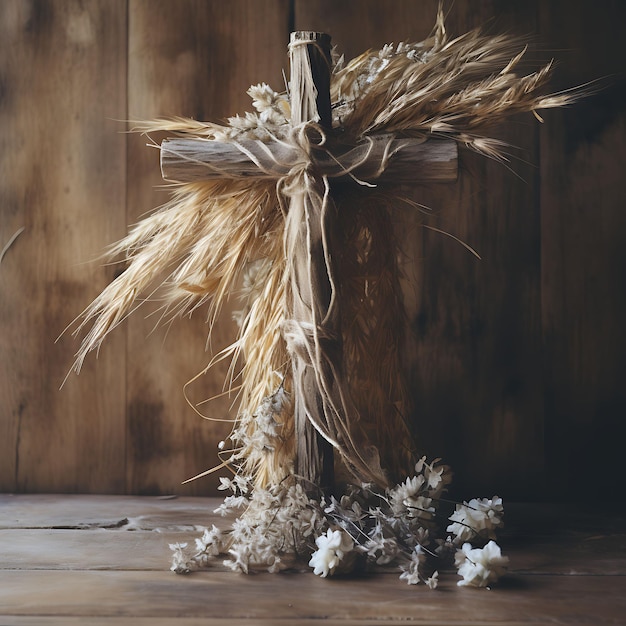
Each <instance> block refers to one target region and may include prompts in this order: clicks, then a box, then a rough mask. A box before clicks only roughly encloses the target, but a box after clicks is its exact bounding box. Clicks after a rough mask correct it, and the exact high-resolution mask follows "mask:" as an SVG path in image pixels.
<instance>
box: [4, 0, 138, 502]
mask: <svg viewBox="0 0 626 626" xmlns="http://www.w3.org/2000/svg"><path fill="white" fill-rule="evenodd" d="M0 40H1V41H2V45H1V46H0V127H1V128H2V132H1V133H0V171H1V172H2V175H1V178H0V220H1V221H0V233H1V239H2V244H4V242H6V241H7V240H8V239H9V236H10V235H11V234H12V233H13V232H15V231H16V230H17V229H18V228H20V227H24V229H25V230H24V232H23V233H22V235H21V236H20V238H19V239H18V240H17V241H16V242H15V243H14V245H13V246H12V247H11V249H10V250H9V251H8V253H7V254H6V256H5V258H4V260H3V262H2V266H1V267H0V290H1V294H2V295H1V297H0V325H1V328H2V332H1V333H0V354H1V359H2V369H1V370H0V397H1V398H2V402H1V405H0V489H2V490H8V491H11V490H15V491H70V492H72V491H108V492H119V491H122V490H123V489H124V470H125V468H124V438H125V431H124V401H123V398H124V345H123V335H120V336H118V337H117V338H115V339H113V341H112V342H111V344H110V345H109V346H108V347H107V351H106V354H103V355H102V358H100V359H99V361H98V362H97V363H96V361H95V360H93V359H92V360H91V361H90V362H89V363H87V364H86V367H85V370H84V371H83V373H82V375H81V376H80V378H79V379H76V378H74V379H72V380H70V381H69V382H68V384H67V386H66V387H65V388H64V389H63V390H62V391H59V385H60V384H61V381H62V380H63V376H64V374H65V373H66V372H67V370H68V369H69V367H70V365H71V363H72V354H73V352H74V350H75V348H76V345H75V343H74V342H72V341H71V340H68V339H64V340H63V341H62V342H61V343H60V344H57V345H55V344H54V340H55V338H56V337H57V336H58V335H59V333H60V332H61V331H62V330H63V328H64V327H65V326H66V325H67V323H68V322H69V321H71V319H72V317H73V316H75V315H76V314H77V313H78V312H79V311H80V310H81V309H82V308H83V307H84V306H86V305H87V304H88V302H89V300H90V299H91V298H93V297H95V295H96V294H97V293H98V292H99V291H100V290H101V289H102V288H103V287H104V286H105V285H106V283H107V282H108V281H109V280H110V279H111V277H112V276H111V270H110V268H102V267H99V266H98V265H95V264H88V263H86V262H87V261H89V260H90V259H92V258H93V256H94V255H95V254H98V253H99V252H100V251H101V250H102V248H103V246H104V245H106V243H108V242H110V241H111V240H113V239H115V238H116V237H119V236H120V235H121V234H122V232H123V230H122V228H123V224H124V201H125V198H124V191H125V165H124V157H125V143H126V141H125V137H124V136H123V135H121V134H118V133H117V132H116V131H117V129H118V126H117V125H116V123H114V122H112V120H115V119H123V118H124V117H125V115H126V91H125V87H126V84H125V80H126V67H125V62H126V8H125V2H124V1H110V0H101V1H98V0H93V1H92V2H89V3H84V2H79V1H77V0H76V1H75V0H67V1H55V0H49V1H27V0H5V1H3V2H2V3H0ZM104 94H106V97H104Z"/></svg>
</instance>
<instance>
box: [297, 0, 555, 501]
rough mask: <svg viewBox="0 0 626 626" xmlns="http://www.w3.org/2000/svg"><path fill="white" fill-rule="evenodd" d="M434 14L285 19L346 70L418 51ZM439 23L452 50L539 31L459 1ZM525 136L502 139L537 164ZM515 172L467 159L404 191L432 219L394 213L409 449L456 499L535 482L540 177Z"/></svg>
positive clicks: (518, 6) (345, 13)
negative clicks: (429, 463)
mask: <svg viewBox="0 0 626 626" xmlns="http://www.w3.org/2000/svg"><path fill="white" fill-rule="evenodd" d="M436 6H437V2H435V1H433V2H419V3H418V2H410V1H397V2H393V3H391V2H380V1H378V0H371V1H362V2H359V3H358V10H356V8H357V5H355V3H351V2H347V1H344V2H336V1H332V2H331V1H330V0H328V1H327V0H319V1H315V2H311V1H308V0H306V1H305V0H298V1H297V2H296V11H295V19H296V26H297V28H311V29H321V30H324V31H326V32H329V33H330V34H331V35H332V37H333V42H334V44H335V45H337V46H338V47H339V50H340V52H343V51H345V53H346V58H352V56H354V55H356V54H359V53H360V52H362V51H363V50H365V49H367V48H370V47H376V48H378V47H380V46H381V45H382V44H383V43H387V42H396V43H397V42H399V41H405V40H412V41H416V40H417V41H419V40H420V39H423V38H424V37H425V36H427V35H428V34H429V32H430V30H431V28H432V26H433V24H434V20H435V14H436ZM494 17H495V18H497V19H495V20H494ZM494 21H495V23H494ZM446 23H447V28H448V31H449V33H450V35H451V36H454V35H458V34H462V33H464V32H466V31H467V30H469V29H472V28H475V27H477V26H481V25H483V24H485V23H490V27H491V28H492V29H493V30H494V31H496V32H500V31H502V30H504V31H506V32H514V33H520V34H525V33H527V32H532V31H533V30H535V27H536V23H535V3H533V2H497V1H485V2H480V3H477V2H469V1H463V2H461V1H458V0H457V2H455V3H454V5H453V6H452V7H451V9H450V11H449V15H448V18H447V22H446ZM534 124H535V123H534V120H533V119H523V120H515V121H514V122H513V125H511V126H509V127H506V128H504V129H503V130H502V132H501V133H499V135H501V136H502V137H503V138H504V139H505V140H507V141H510V142H511V143H512V144H513V145H515V146H518V147H519V148H521V152H520V153H519V154H520V155H521V157H522V158H523V159H525V160H529V161H531V162H533V161H534V162H535V163H536V150H537V132H536V130H535V125H534ZM511 167H512V169H514V171H515V174H514V173H511V172H509V171H507V169H506V168H504V167H503V166H502V165H499V164H496V163H491V162H488V161H487V160H486V159H485V158H484V157H478V156H475V155H472V154H467V152H466V153H465V154H464V155H463V156H462V160H461V168H462V173H461V176H460V179H459V182H458V183H457V184H456V185H449V186H444V185H437V186H431V187H430V188H421V189H415V190H414V191H411V190H409V189H406V192H407V193H408V194H410V195H411V197H412V198H413V199H414V200H416V201H418V202H421V203H423V204H424V205H426V206H428V207H430V208H431V209H432V215H431V216H430V217H427V218H426V217H425V216H424V215H420V214H418V213H417V212H414V213H413V214H411V213H410V212H409V211H407V209H399V211H398V219H399V224H400V227H401V228H400V229H399V231H400V232H402V231H403V232H404V235H403V237H402V244H401V245H402V249H403V252H404V253H405V255H406V258H407V265H406V268H405V270H406V271H407V272H408V273H412V275H411V276H410V280H411V281H412V282H413V284H412V285H411V286H410V288H409V289H408V290H407V294H406V297H407V304H408V309H409V315H410V318H411V326H412V331H413V333H412V341H411V347H410V349H411V353H412V359H411V372H410V384H411V387H412V392H413V396H414V401H415V404H416V410H415V414H414V415H413V416H412V423H413V426H414V428H415V431H416V442H417V445H418V446H419V447H420V449H421V450H423V451H424V452H425V453H427V454H429V455H431V456H435V455H441V456H443V457H444V459H445V460H446V461H447V462H449V463H451V464H452V466H453V469H454V470H455V471H456V472H457V479H456V481H455V483H456V489H457V491H458V492H459V493H462V494H465V493H466V492H468V491H469V490H470V489H471V490H472V491H474V492H477V491H478V492H481V493H482V492H483V491H485V493H487V492H490V491H491V490H493V491H501V492H506V493H504V494H503V495H506V496H508V497H525V496H527V495H529V494H530V489H531V486H530V483H531V481H532V479H531V476H532V477H536V476H537V475H538V474H539V473H540V472H541V469H542V462H543V430H542V429H543V422H542V420H543V415H542V395H541V372H540V368H539V367H538V364H539V363H540V362H541V344H540V286H539V263H540V261H539V246H538V242H539V215H538V207H537V206H536V203H535V194H536V189H537V188H536V184H537V183H536V180H535V178H536V173H535V171H534V170H533V168H532V167H530V166H528V165H524V163H523V162H521V161H513V163H512V164H511ZM519 177H522V178H523V180H520V178H519ZM422 222H424V223H425V224H427V225H430V226H433V227H435V228H439V229H441V230H444V231H446V232H448V233H451V234H452V235H454V236H456V237H459V238H460V239H461V240H463V241H464V242H466V243H467V244H469V245H471V246H472V247H473V248H475V249H476V250H477V251H478V253H479V254H480V255H481V256H482V257H483V260H482V261H478V260H477V259H475V258H474V257H473V256H471V255H470V254H469V253H468V252H467V251H466V250H465V249H464V248H463V247H461V246H460V245H459V244H458V243H456V242H455V241H453V240H452V239H450V238H447V237H445V236H443V235H441V234H439V233H436V232H433V231H429V230H425V229H422V227H421V223H422ZM411 266H412V267H411ZM520 467H524V468H525V470H524V473H523V474H522V473H520V469H519V468H520ZM526 468H528V469H526ZM532 488H534V487H532Z"/></svg>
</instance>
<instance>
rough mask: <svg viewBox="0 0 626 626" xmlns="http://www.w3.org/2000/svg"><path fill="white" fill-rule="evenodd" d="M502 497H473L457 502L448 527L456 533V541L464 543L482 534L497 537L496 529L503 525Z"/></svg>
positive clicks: (486, 536) (487, 536) (490, 537)
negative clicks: (460, 502)
mask: <svg viewBox="0 0 626 626" xmlns="http://www.w3.org/2000/svg"><path fill="white" fill-rule="evenodd" d="M502 511H503V508H502V498H498V497H497V496H494V497H493V498H492V499H491V500H488V499H486V498H482V499H477V498H475V499H473V500H470V501H469V502H464V503H463V504H457V506H456V510H455V511H454V513H453V514H452V515H451V516H450V517H449V518H448V519H449V520H450V521H451V522H453V523H452V524H450V525H449V526H448V528H447V529H446V530H447V531H448V532H449V533H453V534H454V535H456V543H457V545H458V544H459V543H463V542H465V541H470V540H472V539H474V537H476V536H477V535H480V536H482V537H484V538H486V539H495V536H496V534H495V529H496V528H498V527H500V526H502Z"/></svg>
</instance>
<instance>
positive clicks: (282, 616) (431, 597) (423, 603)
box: [0, 570, 626, 626]
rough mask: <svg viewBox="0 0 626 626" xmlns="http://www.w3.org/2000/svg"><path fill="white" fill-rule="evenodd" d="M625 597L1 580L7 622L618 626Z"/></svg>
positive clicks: (85, 576) (551, 590) (548, 581)
mask: <svg viewBox="0 0 626 626" xmlns="http://www.w3.org/2000/svg"><path fill="white" fill-rule="evenodd" d="M35 590H36V593H34V591H35ZM622 591H623V580H622V578H621V577H607V576H541V577H536V578H534V577H533V578H531V577H525V576H518V577H515V578H514V579H512V580H511V581H510V583H509V585H508V586H502V587H500V588H498V589H495V590H493V591H492V592H488V591H485V590H482V591H481V590H478V591H477V590H476V589H462V588H458V587H457V586H456V583H455V582H454V580H450V579H446V580H445V581H444V582H443V583H442V584H441V588H440V589H439V590H438V591H435V592H432V591H430V590H429V589H428V588H426V587H425V586H423V585H422V586H417V587H413V586H408V585H405V584H402V583H401V581H399V580H398V577H397V576H396V575H395V574H388V575H378V576H370V577H367V578H361V579H354V578H352V579H349V578H346V579H341V580H326V579H320V578H318V577H316V576H314V575H313V574H299V575H298V574H293V575H291V576H276V575H274V574H259V575H256V576H241V575H237V574H233V573H230V574H228V573H224V572H218V573H211V572H199V573H196V574H192V575H191V576H176V575H175V574H172V573H171V572H144V571H122V572H110V571H103V572H99V571H66V572H61V571H56V570H55V571H28V572H26V571H19V570H18V571H7V570H5V571H0V603H1V606H2V611H3V613H5V614H8V615H34V616H43V615H63V616H73V617H77V616H96V617H103V616H114V617H119V616H124V617H127V618H131V617H132V618H135V617H149V616H154V615H156V616H159V617H162V618H163V617H169V618H170V619H174V618H177V617H178V616H179V615H193V616H196V617H200V616H202V617H206V618H212V619H223V620H225V622H226V623H228V622H227V621H226V620H236V619H248V620H257V619H265V620H269V619H272V620H276V621H275V623H276V622H277V621H279V620H291V621H292V622H295V621H297V622H298V623H300V620H307V619H316V620H318V621H319V620H321V619H323V620H337V621H341V620H354V621H358V620H368V619H373V618H374V619H378V620H381V619H383V620H385V619H394V618H395V619H404V620H412V621H413V622H414V623H426V624H441V623H444V624H449V625H452V624H457V625H464V624H475V623H477V622H479V623H480V622H481V621H483V622H489V623H492V622H495V623H498V622H501V623H504V624H507V623H514V624H520V623H533V622H534V623H537V622H538V621H543V622H549V623H551V624H576V623H578V624H581V623H587V624H588V623H593V624H597V625H598V626H600V625H601V624H604V623H613V624H615V623H619V622H618V621H617V620H618V619H621V617H622V616H623V613H624V611H625V610H626V596H624V594H623V593H622ZM216 598H219V601H217V600H215V599H216ZM539 598H541V600H540V599H539Z"/></svg>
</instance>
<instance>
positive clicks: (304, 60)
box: [286, 31, 334, 490]
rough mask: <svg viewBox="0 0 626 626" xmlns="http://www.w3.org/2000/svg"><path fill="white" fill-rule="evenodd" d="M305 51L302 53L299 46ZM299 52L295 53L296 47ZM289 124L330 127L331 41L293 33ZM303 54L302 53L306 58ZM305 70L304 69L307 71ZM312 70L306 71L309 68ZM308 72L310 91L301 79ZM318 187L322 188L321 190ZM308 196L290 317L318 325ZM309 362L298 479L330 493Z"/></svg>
mask: <svg viewBox="0 0 626 626" xmlns="http://www.w3.org/2000/svg"><path fill="white" fill-rule="evenodd" d="M302 46H304V49H302V48H301V47H302ZM295 47H298V48H300V50H299V52H298V54H295V53H294V48H295ZM291 50H292V54H291V82H290V102H291V122H292V125H293V126H294V128H295V127H298V126H300V125H301V124H303V123H305V122H310V121H314V122H317V123H318V124H319V125H320V126H321V127H322V128H327V129H329V130H330V128H331V127H332V118H331V108H330V66H331V62H330V36H328V35H326V34H323V33H314V32H303V31H300V32H295V33H292V34H291ZM305 52H306V54H305ZM307 66H308V67H307ZM309 68H310V69H309ZM309 71H310V72H311V75H312V79H313V80H312V82H313V85H314V90H313V92H311V83H310V81H307V80H305V76H306V73H307V72H309ZM310 180H311V181H313V184H314V186H315V187H316V188H315V189H314V190H313V192H314V193H317V194H319V195H320V196H323V195H324V189H323V184H322V182H321V181H320V180H314V179H313V178H311V179H310ZM320 185H322V188H321V189H320V188H319V187H320ZM308 204H310V203H307V199H306V192H305V191H304V190H303V189H299V190H295V191H294V192H292V193H291V194H290V202H289V211H288V216H287V224H286V232H287V233H290V235H288V237H287V241H288V242H289V243H288V246H289V248H290V249H288V250H286V252H287V254H288V255H289V256H290V257H291V258H288V260H287V261H288V263H290V264H291V267H292V268H293V270H292V276H291V294H290V297H291V302H290V303H288V306H289V307H293V310H292V311H290V314H291V315H293V317H294V319H296V320H306V321H308V322H310V323H311V324H314V325H319V324H320V323H321V320H322V319H324V318H325V317H326V314H327V313H328V311H329V308H330V306H331V301H330V299H331V285H330V282H329V277H328V274H327V270H326V263H325V257H324V251H323V244H322V237H323V233H322V229H323V224H322V220H321V219H319V216H312V215H311V207H310V206H307V205H308ZM307 361H308V359H306V358H301V357H300V356H298V355H297V354H294V358H293V372H294V381H299V382H298V383H297V384H298V387H295V385H294V387H295V388H294V394H295V401H294V407H295V415H294V420H295V433H296V467H295V470H296V474H297V475H299V476H301V477H302V478H304V479H305V481H306V482H307V483H308V484H309V485H318V486H319V487H321V488H322V489H324V490H328V489H330V488H332V485H333V480H334V469H333V466H334V461H333V448H332V446H331V445H330V444H329V443H328V441H326V440H325V439H324V438H323V437H322V436H321V435H320V434H319V433H318V432H317V431H316V430H315V428H314V427H313V425H312V423H311V420H310V419H309V417H308V416H309V415H310V414H311V413H314V414H317V415H321V414H323V412H324V407H323V402H322V399H321V398H320V393H319V383H318V381H317V380H316V372H315V369H314V367H313V365H312V364H311V363H310V362H307Z"/></svg>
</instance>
